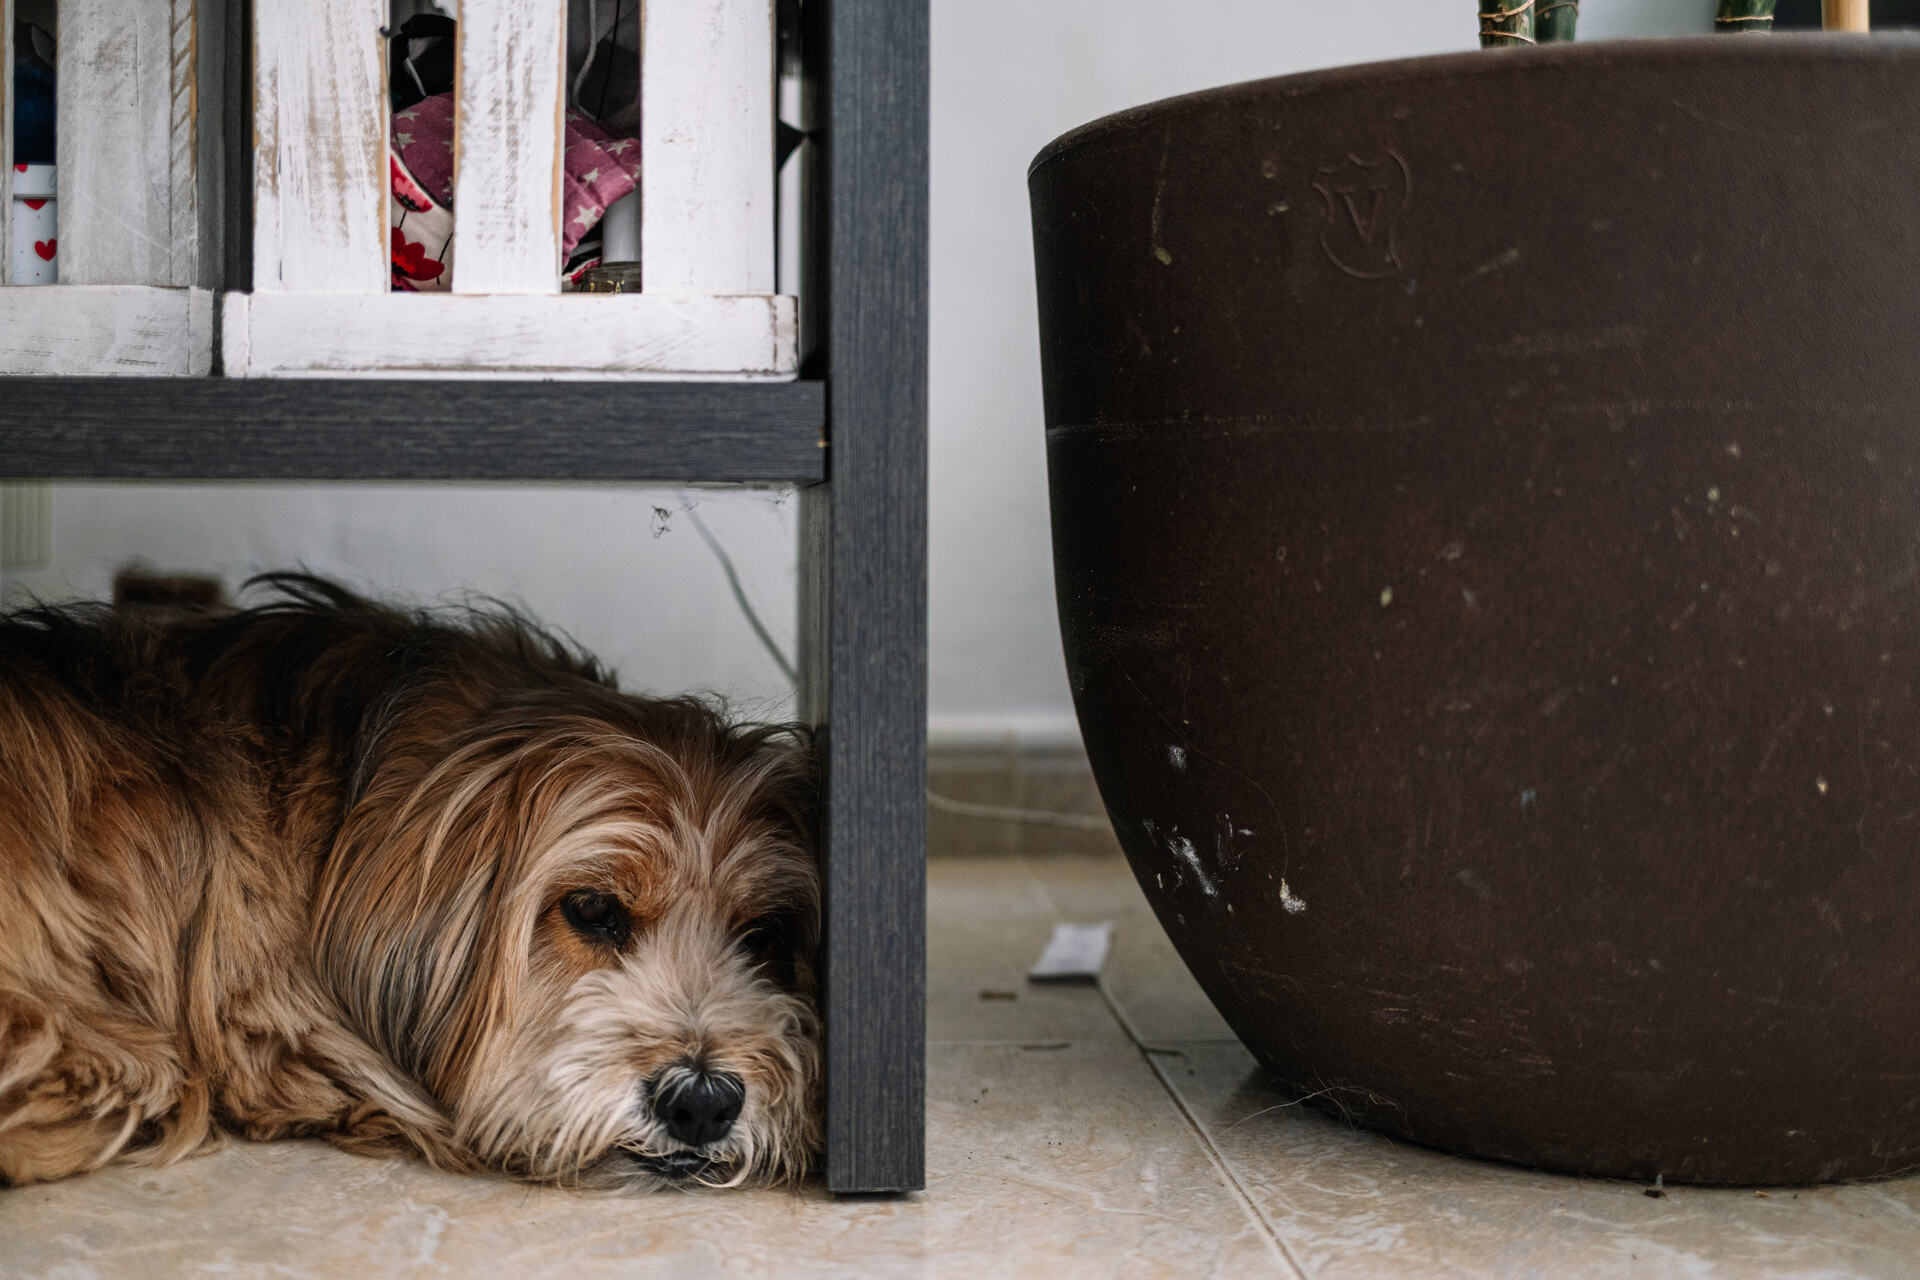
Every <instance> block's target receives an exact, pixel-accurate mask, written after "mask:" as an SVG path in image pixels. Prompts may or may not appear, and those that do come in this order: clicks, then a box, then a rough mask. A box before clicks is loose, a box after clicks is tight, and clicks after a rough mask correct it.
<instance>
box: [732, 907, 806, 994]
mask: <svg viewBox="0 0 1920 1280" xmlns="http://www.w3.org/2000/svg"><path fill="white" fill-rule="evenodd" d="M740 945H741V946H742V947H743V948H744V949H745V950H746V953H747V954H748V955H750V956H752V957H753V958H754V959H755V960H757V961H758V962H759V963H761V964H763V965H765V966H766V967H767V968H768V969H769V970H770V971H771V973H772V976H773V979H774V981H775V982H777V983H779V984H780V985H781V986H792V985H793V980H794V960H795V956H794V952H795V945H794V922H793V921H792V920H790V919H788V918H787V917H786V916H779V915H767V916H760V917H757V918H756V919H753V920H749V921H748V922H747V923H746V924H745V925H744V926H742V927H741V930H740Z"/></svg>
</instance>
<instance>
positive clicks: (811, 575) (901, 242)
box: [0, 0, 929, 1194]
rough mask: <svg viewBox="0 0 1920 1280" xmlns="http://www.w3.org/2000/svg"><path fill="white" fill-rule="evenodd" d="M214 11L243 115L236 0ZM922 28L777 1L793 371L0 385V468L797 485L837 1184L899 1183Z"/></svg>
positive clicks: (921, 1075) (72, 473) (917, 818)
mask: <svg viewBox="0 0 1920 1280" xmlns="http://www.w3.org/2000/svg"><path fill="white" fill-rule="evenodd" d="M225 8H226V11H227V15H228V35H229V37H230V38H229V40H228V42H227V46H226V55H225V56H226V59H227V63H226V75H225V80H226V85H225V86H224V97H225V100H226V102H227V103H228V115H229V119H246V118H248V117H247V115H246V114H245V113H241V112H238V111H237V108H238V106H239V104H240V103H241V102H242V101H243V95H242V93H241V88H240V87H241V86H243V85H244V84H246V83H247V82H248V81H247V78H246V76H245V67H244V60H243V58H244V54H243V51H244V50H245V49H246V48H247V47H248V44H247V36H246V27H247V23H246V14H247V5H246V3H245V0H225ZM928 20H929V15H928V0H804V2H803V3H802V5H801V26H802V28H803V30H804V31H805V32H806V33H807V40H806V54H805V61H806V80H807V84H808V93H807V96H808V98H809V100H810V103H811V106H810V109H809V114H810V116H811V117H812V118H811V120H810V121H809V130H810V134H811V138H810V141H809V144H808V145H809V147H810V149H811V150H812V151H813V153H814V154H813V164H812V172H811V174H810V175H809V177H808V181H807V184H806V185H807V187H808V190H809V195H808V197H807V199H806V203H805V207H804V210H803V212H804V214H805V219H804V220H805V222H806V231H805V239H806V244H807V249H808V255H807V262H806V264H805V271H804V274H805V276H806V283H805V287H804V289H803V294H802V305H803V307H804V308H805V314H804V315H803V317H802V322H801V335H800V337H801V341H802V343H803V344H804V349H803V364H802V380H801V381H798V382H793V383H784V384H782V383H772V384H769V383H725V382H633V381H584V380H554V381H531V380H527V381H498V380H478V379H424V378H422V379H359V378H354V379H345V378H285V379H280V378H274V379H224V378H218V377H213V378H204V377H185V378H144V377H137V378H119V377H115V378H91V377H46V378H39V377H16V378H0V479H8V480H115V481H132V480H142V479H146V480H182V481H184V480H202V481H206V480H215V481H229V480H232V481H238V480H273V481H295V480H299V481H315V480H321V481H331V480H338V481H375V480H379V481H394V480H406V481H518V482H581V483H646V482H671V483H681V484H760V485H770V484H790V485H798V486H801V487H802V489H801V499H800V506H801V538H800V543H801V545H800V560H801V564H800V615H801V617H800V622H801V655H800V668H801V672H800V681H799V691H798V692H799V697H800V706H801V714H802V716H803V718H806V719H809V720H811V721H812V722H813V724H814V725H815V728H816V730H817V731H818V734H819V742H820V744H821V754H822V778H821V783H822V790H823V795H824V807H823V814H822V827H821V834H822V847H821V858H822V869H823V878H824V883H825V911H826V919H825V924H826V938H825V955H824V964H823V969H824V974H825V978H824V983H825V986H824V993H823V999H822V1006H823V1013H824V1017H825V1022H826V1063H827V1066H826V1083H827V1090H826V1097H827V1159H826V1169H825V1175H826V1181H827V1185H828V1187H829V1188H830V1189H831V1190H832V1191H834V1192H836V1193H841V1194H848V1193H900V1192H907V1191H913V1190H917V1189H919V1188H921V1187H923V1186H924V1185H925V1183H926V1137H925V1117H926V995H925V992H926V677H927V578H926V568H927V139H928ZM236 32H237V33H239V35H238V38H233V37H234V33H236ZM245 132H246V131H243V130H231V131H229V135H228V139H227V147H226V151H225V157H226V163H227V165H228V166H229V168H231V169H233V170H234V171H236V172H244V171H245V166H247V165H248V164H250V151H249V145H248V144H249V139H248V138H247V137H246V136H244V135H245ZM247 185H248V184H246V183H243V182H229V183H228V184H227V190H228V192H229V202H228V209H227V214H226V222H225V226H226V228H227V230H226V235H225V243H224V248H225V254H226V259H225V260H226V274H227V277H228V278H229V279H237V280H245V279H249V278H251V254H250V248H249V237H248V235H247V229H248V228H249V227H250V225H251V218H250V215H249V211H248V210H247V209H246V207H245V202H244V199H236V198H234V193H235V192H244V191H245V190H246V188H247Z"/></svg>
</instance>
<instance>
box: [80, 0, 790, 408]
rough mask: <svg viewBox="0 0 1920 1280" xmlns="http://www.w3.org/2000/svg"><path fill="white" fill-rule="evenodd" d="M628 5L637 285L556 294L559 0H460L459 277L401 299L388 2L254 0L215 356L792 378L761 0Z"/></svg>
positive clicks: (561, 54) (243, 361)
mask: <svg viewBox="0 0 1920 1280" xmlns="http://www.w3.org/2000/svg"><path fill="white" fill-rule="evenodd" d="M96 2H104V0H96ZM127 2H132V0H127ZM148 2H157V0H148ZM640 8H641V12H642V14H643V18H642V21H643V22H644V24H645V25H644V27H643V34H642V46H641V47H642V49H643V50H644V52H643V54H642V65H641V68H640V80H641V86H642V87H641V93H642V100H641V118H642V121H643V125H642V132H641V159H640V164H641V187H640V199H641V228H642V232H641V235H642V246H641V270H642V273H643V277H644V281H645V290H646V291H645V292H643V293H638V294H577V295H565V296H562V295H561V294H560V217H561V207H562V201H561V163H562V147H563V139H564V111H563V103H564V101H565V97H564V95H565V92H566V83H565V81H566V75H565V71H566V66H565V60H566V54H565V49H566V17H567V5H566V0H460V4H459V6H458V13H457V18H458V21H459V39H458V49H457V55H456V58H457V63H458V88H457V90H456V115H455V144H454V145H455V154H456V169H455V176H454V194H453V209H454V245H455V259H454V267H453V288H452V291H451V292H450V293H444V294H411V293H393V292H389V278H390V275H389V259H388V216H387V201H388V159H387V149H388V133H389V116H388V111H387V102H386V93H387V88H386V76H385V73H384V70H383V61H382V60H383V57H384V51H383V47H382V42H381V39H380V30H381V28H382V26H383V25H384V23H385V11H386V3H385V0H255V12H254V30H255V37H254V55H255V68H254V76H255V92H254V101H255V111H256V117H255V121H254V126H255V127H254V136H255V140H256V153H255V160H254V278H253V281H252V284H253V291H252V293H251V294H247V293H241V292H230V293H227V294H226V295H225V297H224V300H223V313H222V317H221V323H222V357H223V363H224V367H225V370H226V372H227V373H228V374H229V375H230V376H250V377H274V376H282V377H284V376H307V375H316V374H317V375H331V376H353V375H370V376H393V375H396V374H400V375H408V374H417V375H421V376H434V377H446V376H476V377H488V376H503V377H513V376H527V375H534V376H567V375H576V376H601V377H636V378H647V377H654V378H708V379H712V378H744V379H779V378H791V377H792V376H793V375H794V373H795V370H796V368H797V364H798V344H797V342H796V338H795V307H794V300H793V299H792V298H790V297H783V296H779V295H776V294H775V293H774V270H773V248H774V200H773V191H774V174H773V128H774V104H773V81H774V62H773V57H774V51H773V6H772V0H644V3H643V4H642V5H641V6H640Z"/></svg>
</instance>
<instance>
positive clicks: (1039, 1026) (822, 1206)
mask: <svg viewBox="0 0 1920 1280" xmlns="http://www.w3.org/2000/svg"><path fill="white" fill-rule="evenodd" d="M931 872H932V874H931V880H932V893H931V907H932V910H931V920H930V938H929V950H930V955H929V959H930V968H931V990H930V993H929V994H930V999H929V1028H928V1032H929V1040H930V1045H929V1055H928V1066H929V1079H928V1094H929V1099H928V1108H927V1111H928V1115H927V1120H928V1149H929V1170H928V1174H929V1186H928V1189H927V1191H926V1192H925V1193H924V1194H921V1195H918V1196H914V1197H910V1198H904V1199H856V1200H851V1201H846V1202H836V1201H835V1200H833V1199H832V1198H831V1197H829V1196H827V1195H826V1194H825V1193H824V1192H823V1191H820V1190H819V1189H817V1188H813V1189H803V1190H800V1191H776V1192H717V1193H715V1192H699V1193H688V1194H681V1193H670V1194H665V1195H658V1196H650V1197H637V1198H609V1197H599V1196H587V1195H581V1194H576V1193H569V1192H559V1191H546V1190H539V1189H529V1188H525V1187H520V1186H515V1185H511V1184H507V1183H504V1182H498V1181H493V1180H489V1179H482V1178H459V1177H449V1176H443V1175H439V1174H435V1173H433V1172H431V1171H428V1170H425V1169H421V1168H417V1167H414V1166H411V1165H405V1164H397V1163H392V1162H381V1161H372V1160H361V1159H357V1158H354V1157H351V1156H344V1155H340V1154H338V1153H336V1152H333V1151H331V1150H329V1149H328V1148H325V1147H322V1146H319V1145H316V1144H310V1143H280V1144H273V1145H266V1146H258V1145H251V1144H240V1145H236V1146H233V1147H230V1148H228V1149H226V1150H224V1151H222V1152H219V1153H217V1154H215V1155H212V1156H208V1157H206V1158H203V1159H200V1160H195V1161H190V1162H188V1163H186V1164H184V1165H180V1166H176V1167H174V1168H171V1169H166V1170H158V1171H147V1170H110V1171H107V1172H105V1173H101V1174H96V1175H94V1176H92V1177H88V1178H83V1179H79V1180H76V1181H73V1182H69V1183H63V1184H60V1185H56V1186H51V1187H36V1188H26V1189H22V1190H17V1191H11V1192H0V1276H5V1277H8V1278H9V1280H11V1278H12V1277H48V1278H49V1280H52V1278H55V1277H58V1278H59V1280H81V1278H83V1277H94V1276H176V1275H177V1276H186V1275H206V1276H211V1275H220V1276H281V1277H308V1276H312V1277H352V1278H353V1280H370V1278H371V1277H378V1276H547V1275H551V1276H563V1277H566V1278H567V1280H587V1278H589V1277H595V1276H601V1275H607V1276H613V1275H620V1276H631V1275H635V1274H661V1275H669V1274H670V1275H673V1276H676V1277H697V1276H708V1275H713V1276H822V1277H825V1276H835V1277H838V1276H876V1277H886V1276H921V1275H925V1276H960V1277H966V1278H967V1280H989V1278H991V1277H1000V1276H1011V1277H1024V1276H1033V1277H1041V1278H1043V1280H1066V1278H1068V1277H1074V1276H1083V1275H1084V1276H1107V1275H1113V1276H1159V1275H1166V1276H1214V1275H1217V1276H1228V1277H1242V1276H1247V1277H1255V1276H1268V1275H1272V1276H1290V1277H1302V1276H1313V1277H1322V1276H1325V1277H1348V1276H1422V1277H1424V1276H1455V1275H1458V1276H1516V1277H1522V1276H1543V1277H1547V1276H1551V1277H1562V1276H1597V1277H1613V1276H1620V1277H1663V1276H1685V1277H1761V1276H1795V1277H1814V1276H1821V1277H1827V1276H1886V1277H1913V1276H1920V1179H1915V1180H1910V1181H1905V1182H1891V1183H1881V1184H1875V1185H1865V1186H1852V1187H1842V1188H1830V1189H1824V1190H1809V1191H1800V1192H1798V1193H1795V1192H1792V1191H1776V1192H1772V1193H1770V1195H1769V1196H1768V1197H1766V1198H1762V1197H1759V1196H1756V1195H1754V1194H1753V1193H1752V1192H1750V1191H1702V1190H1691V1189H1686V1188H1671V1189H1669V1190H1668V1192H1667V1194H1666V1196H1665V1197H1664V1198H1662V1199H1651V1198H1648V1197H1647V1196H1646V1195H1644V1194H1643V1188H1641V1187H1638V1186H1631V1185H1625V1184H1619V1183H1608V1182H1592V1181H1583V1180H1579V1179H1572V1178H1560V1177H1551V1176H1546V1175H1540V1174H1533V1173H1527V1172H1524V1171H1520V1170H1515V1169H1509V1168H1505V1167H1502V1166H1497V1165H1490V1164H1484V1163H1479V1162H1474V1161H1467V1160H1457V1159H1453V1158H1450V1157H1447V1156H1443V1155H1439V1154H1437V1153H1435V1152H1431V1151H1426V1150H1421V1149H1418V1148H1412V1147H1406V1146H1402V1145H1398V1144H1395V1143H1392V1142H1389V1141H1386V1140H1385V1139H1382V1138H1378V1137H1375V1136H1372V1135H1369V1134H1366V1133H1361V1132H1356V1131H1354V1130H1351V1129H1348V1128H1345V1127H1343V1126H1342V1125H1340V1124H1338V1123H1336V1122H1335V1121H1333V1120H1330V1119H1328V1118H1326V1117H1325V1116H1322V1115H1320V1114H1318V1113H1315V1112H1312V1111H1308V1110H1304V1109H1302V1108H1299V1107H1295V1106H1289V1105H1287V1099H1286V1098H1285V1097H1284V1096H1282V1095H1280V1094H1277V1093H1276V1092H1274V1091H1273V1089H1272V1088H1271V1087H1270V1086H1269V1085H1268V1084H1267V1083H1266V1082H1265V1081H1264V1080H1263V1079H1262V1078H1261V1076H1260V1074H1259V1073H1258V1072H1257V1071H1256V1070H1255V1068H1254V1066H1253V1063H1252V1061H1251V1060H1250V1059H1249V1058H1248V1056H1247V1054H1246V1052H1245V1050H1243V1049H1241V1048H1240V1047H1239V1045H1238V1044H1236V1043H1235V1042H1234V1041H1233V1040H1232V1039H1231V1037H1230V1036H1229V1035H1228V1033H1227V1030H1226V1028H1225V1026H1224V1025H1223V1024H1222V1023H1221V1022H1220V1021H1219V1019H1218V1017H1217V1016H1216V1015H1215V1014H1214V1013H1213V1011H1212V1009H1211V1008H1210V1007H1209V1006H1208V1005H1207V1003H1206V1001H1205V999H1204V998H1203V997H1202V996H1201V995H1200V993H1199V992H1198V990H1197V989H1196V988H1195V987H1194V986H1193V984H1192V982H1191V980H1190V979H1188V978H1187V977H1186V974H1185V971H1184V970H1183V969H1181V968H1180V966H1179V963H1178V961H1177V960H1176V959H1175V958H1174V956H1173V954H1172V952H1171V950H1170V949H1169V948H1168V945H1167V943H1166V941H1165V939H1164V938H1163V936H1162V935H1161V934H1160V931H1159V929H1158V927H1157V926H1156V925H1155V924H1154V922H1153V919H1152V917H1151V916H1150V915H1149V914H1148V912H1147V909H1146V906H1145V903H1144V902H1143V901H1142V900H1141V898H1140V895H1139V892H1138V890H1137V889H1135V888H1134V886H1133V883H1132V880H1131V879H1130V878H1129V877H1128V875H1127V873H1126V870H1125V867H1124V865H1123V864H1121V863H1120V862H1119V861H1118V860H1117V859H1115V858H1102V857H1087V856H1080V857H1057V858H1031V859H1022V858H1018V857H996V858H978V859H942V860H937V861H935V862H934V864H933V865H932V868H931ZM1063 919H1072V920H1097V919H1113V920H1116V921H1118V925H1119V927H1118V931H1117V934H1116V937H1115V945H1114V953H1113V956H1112V958H1111V960H1110V962H1109V966H1108V975H1107V979H1106V982H1105V983H1104V986H1103V989H1094V988H1058V987H1050V988H1035V987H1028V986H1026V985H1024V983H1023V981H1022V975H1023V972H1024V969H1025V967H1026V965H1027V964H1028V963H1029V962H1030V961H1031V959H1032V957H1033V956H1034V955H1036V954H1037V953H1038V950H1039V948H1040V946H1041V944H1042V943H1043V942H1044V940H1045V938H1046V936H1047V933H1048V931H1049V930H1050V928H1051V926H1052V925H1053V923H1054V922H1055V921H1057V920H1063ZM983 992H996V993H1006V992H1012V993H1014V995H1015V996H1016V998H1015V999H1012V1000H1007V999H1003V998H983V997H982V993H983Z"/></svg>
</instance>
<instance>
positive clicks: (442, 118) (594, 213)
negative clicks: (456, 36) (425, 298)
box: [392, 93, 640, 290]
mask: <svg viewBox="0 0 1920 1280" xmlns="http://www.w3.org/2000/svg"><path fill="white" fill-rule="evenodd" d="M393 157H394V163H393V203H392V223H393V226H394V228H395V234H394V241H393V251H394V267H393V270H394V276H393V281H394V286H393V287H394V288H396V289H415V290H420V289H425V290H439V289H446V288H448V287H449V286H450V285H451V283H452V274H453V273H452V270H451V267H452V263H453V212H452V210H453V95H452V94H450V93H441V94H435V95H434V96H433V97H430V98H423V99H421V100H420V101H419V102H417V103H415V104H414V105H413V106H411V107H408V108H407V109H406V110H405V111H397V112H395V113H394V116H393ZM561 170H562V182H561V195H562V204H561V221H560V256H561V258H562V260H565V259H566V258H567V256H568V255H570V254H572V252H573V250H574V248H575V246H577V245H578V244H579V243H580V241H581V239H582V237H584V236H585V235H586V234H587V233H588V232H589V231H591V230H593V228H594V227H596V226H598V225H599V224H600V219H601V218H602V217H603V216H605V214H606V211H607V206H608V205H610V204H612V203H613V202H614V201H616V200H618V199H620V198H621V197H622V196H625V195H627V194H628V193H630V192H631V191H633V190H634V189H635V188H636V187H638V186H639V185H640V144H639V143H638V142H637V141H635V140H634V139H632V138H617V137H615V136H613V135H612V134H610V133H608V132H607V131H606V130H604V129H602V128H601V127H600V126H599V125H598V124H596V123H594V122H593V121H592V120H590V119H588V118H587V117H586V116H584V115H582V114H581V113H580V112H578V111H572V110H569V111H568V112H567V134H566V154H565V155H564V157H563V158H562V160H561ZM442 219H444V223H445V225H444V232H443V229H442V226H441V221H442ZM403 232H404V233H405V234H404V235H403V234H402V233H403ZM403 245H404V246H405V248H403ZM555 269H556V271H557V270H558V264H555Z"/></svg>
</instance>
